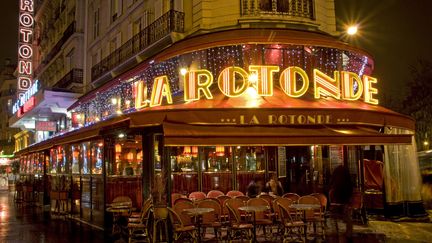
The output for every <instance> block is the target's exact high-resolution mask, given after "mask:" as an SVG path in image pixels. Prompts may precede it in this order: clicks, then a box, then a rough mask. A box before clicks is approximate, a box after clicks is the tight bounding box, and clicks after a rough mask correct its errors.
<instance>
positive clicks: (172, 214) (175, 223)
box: [168, 207, 187, 229]
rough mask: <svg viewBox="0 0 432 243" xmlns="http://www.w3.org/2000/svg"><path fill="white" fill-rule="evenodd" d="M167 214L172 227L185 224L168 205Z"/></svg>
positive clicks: (179, 226)
mask: <svg viewBox="0 0 432 243" xmlns="http://www.w3.org/2000/svg"><path fill="white" fill-rule="evenodd" d="M168 215H169V217H170V221H171V223H172V226H173V228H174V229H178V228H183V227H184V226H186V225H187V224H185V222H183V219H182V217H181V216H180V215H179V214H178V213H177V212H176V211H175V210H174V209H172V208H170V207H168Z"/></svg>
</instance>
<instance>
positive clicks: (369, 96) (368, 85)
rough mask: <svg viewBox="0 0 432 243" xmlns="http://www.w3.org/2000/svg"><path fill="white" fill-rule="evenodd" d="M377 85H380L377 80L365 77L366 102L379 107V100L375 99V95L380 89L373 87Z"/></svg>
mask: <svg viewBox="0 0 432 243" xmlns="http://www.w3.org/2000/svg"><path fill="white" fill-rule="evenodd" d="M376 83H378V80H377V79H376V78H373V77H370V76H367V75H363V86H364V102H366V103H369V104H374V105H378V100H377V99H375V98H374V95H376V94H378V89H376V88H375V87H373V86H372V85H373V84H376Z"/></svg>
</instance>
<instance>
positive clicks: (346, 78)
mask: <svg viewBox="0 0 432 243" xmlns="http://www.w3.org/2000/svg"><path fill="white" fill-rule="evenodd" d="M354 82H356V83H357V92H356V93H354V91H355V90H354ZM341 85H342V87H341V89H342V99H344V100H358V99H359V98H360V97H361V95H362V94H363V82H362V81H361V79H360V77H359V76H358V75H357V74H356V73H353V72H346V71H342V72H341Z"/></svg>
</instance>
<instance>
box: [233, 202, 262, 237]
mask: <svg viewBox="0 0 432 243" xmlns="http://www.w3.org/2000/svg"><path fill="white" fill-rule="evenodd" d="M238 209H240V210H242V211H245V212H248V213H252V215H253V242H258V240H257V237H256V217H255V215H256V213H257V212H264V211H266V210H269V209H270V208H269V207H268V206H264V205H263V206H242V207H239V208H238Z"/></svg>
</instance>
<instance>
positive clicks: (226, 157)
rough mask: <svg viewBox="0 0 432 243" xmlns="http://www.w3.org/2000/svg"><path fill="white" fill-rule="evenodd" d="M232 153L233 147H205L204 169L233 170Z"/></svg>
mask: <svg viewBox="0 0 432 243" xmlns="http://www.w3.org/2000/svg"><path fill="white" fill-rule="evenodd" d="M231 154H232V147H225V146H216V147H205V148H204V157H205V163H204V165H203V170H204V171H207V172H210V171H214V172H217V171H231V165H232V164H231Z"/></svg>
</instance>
